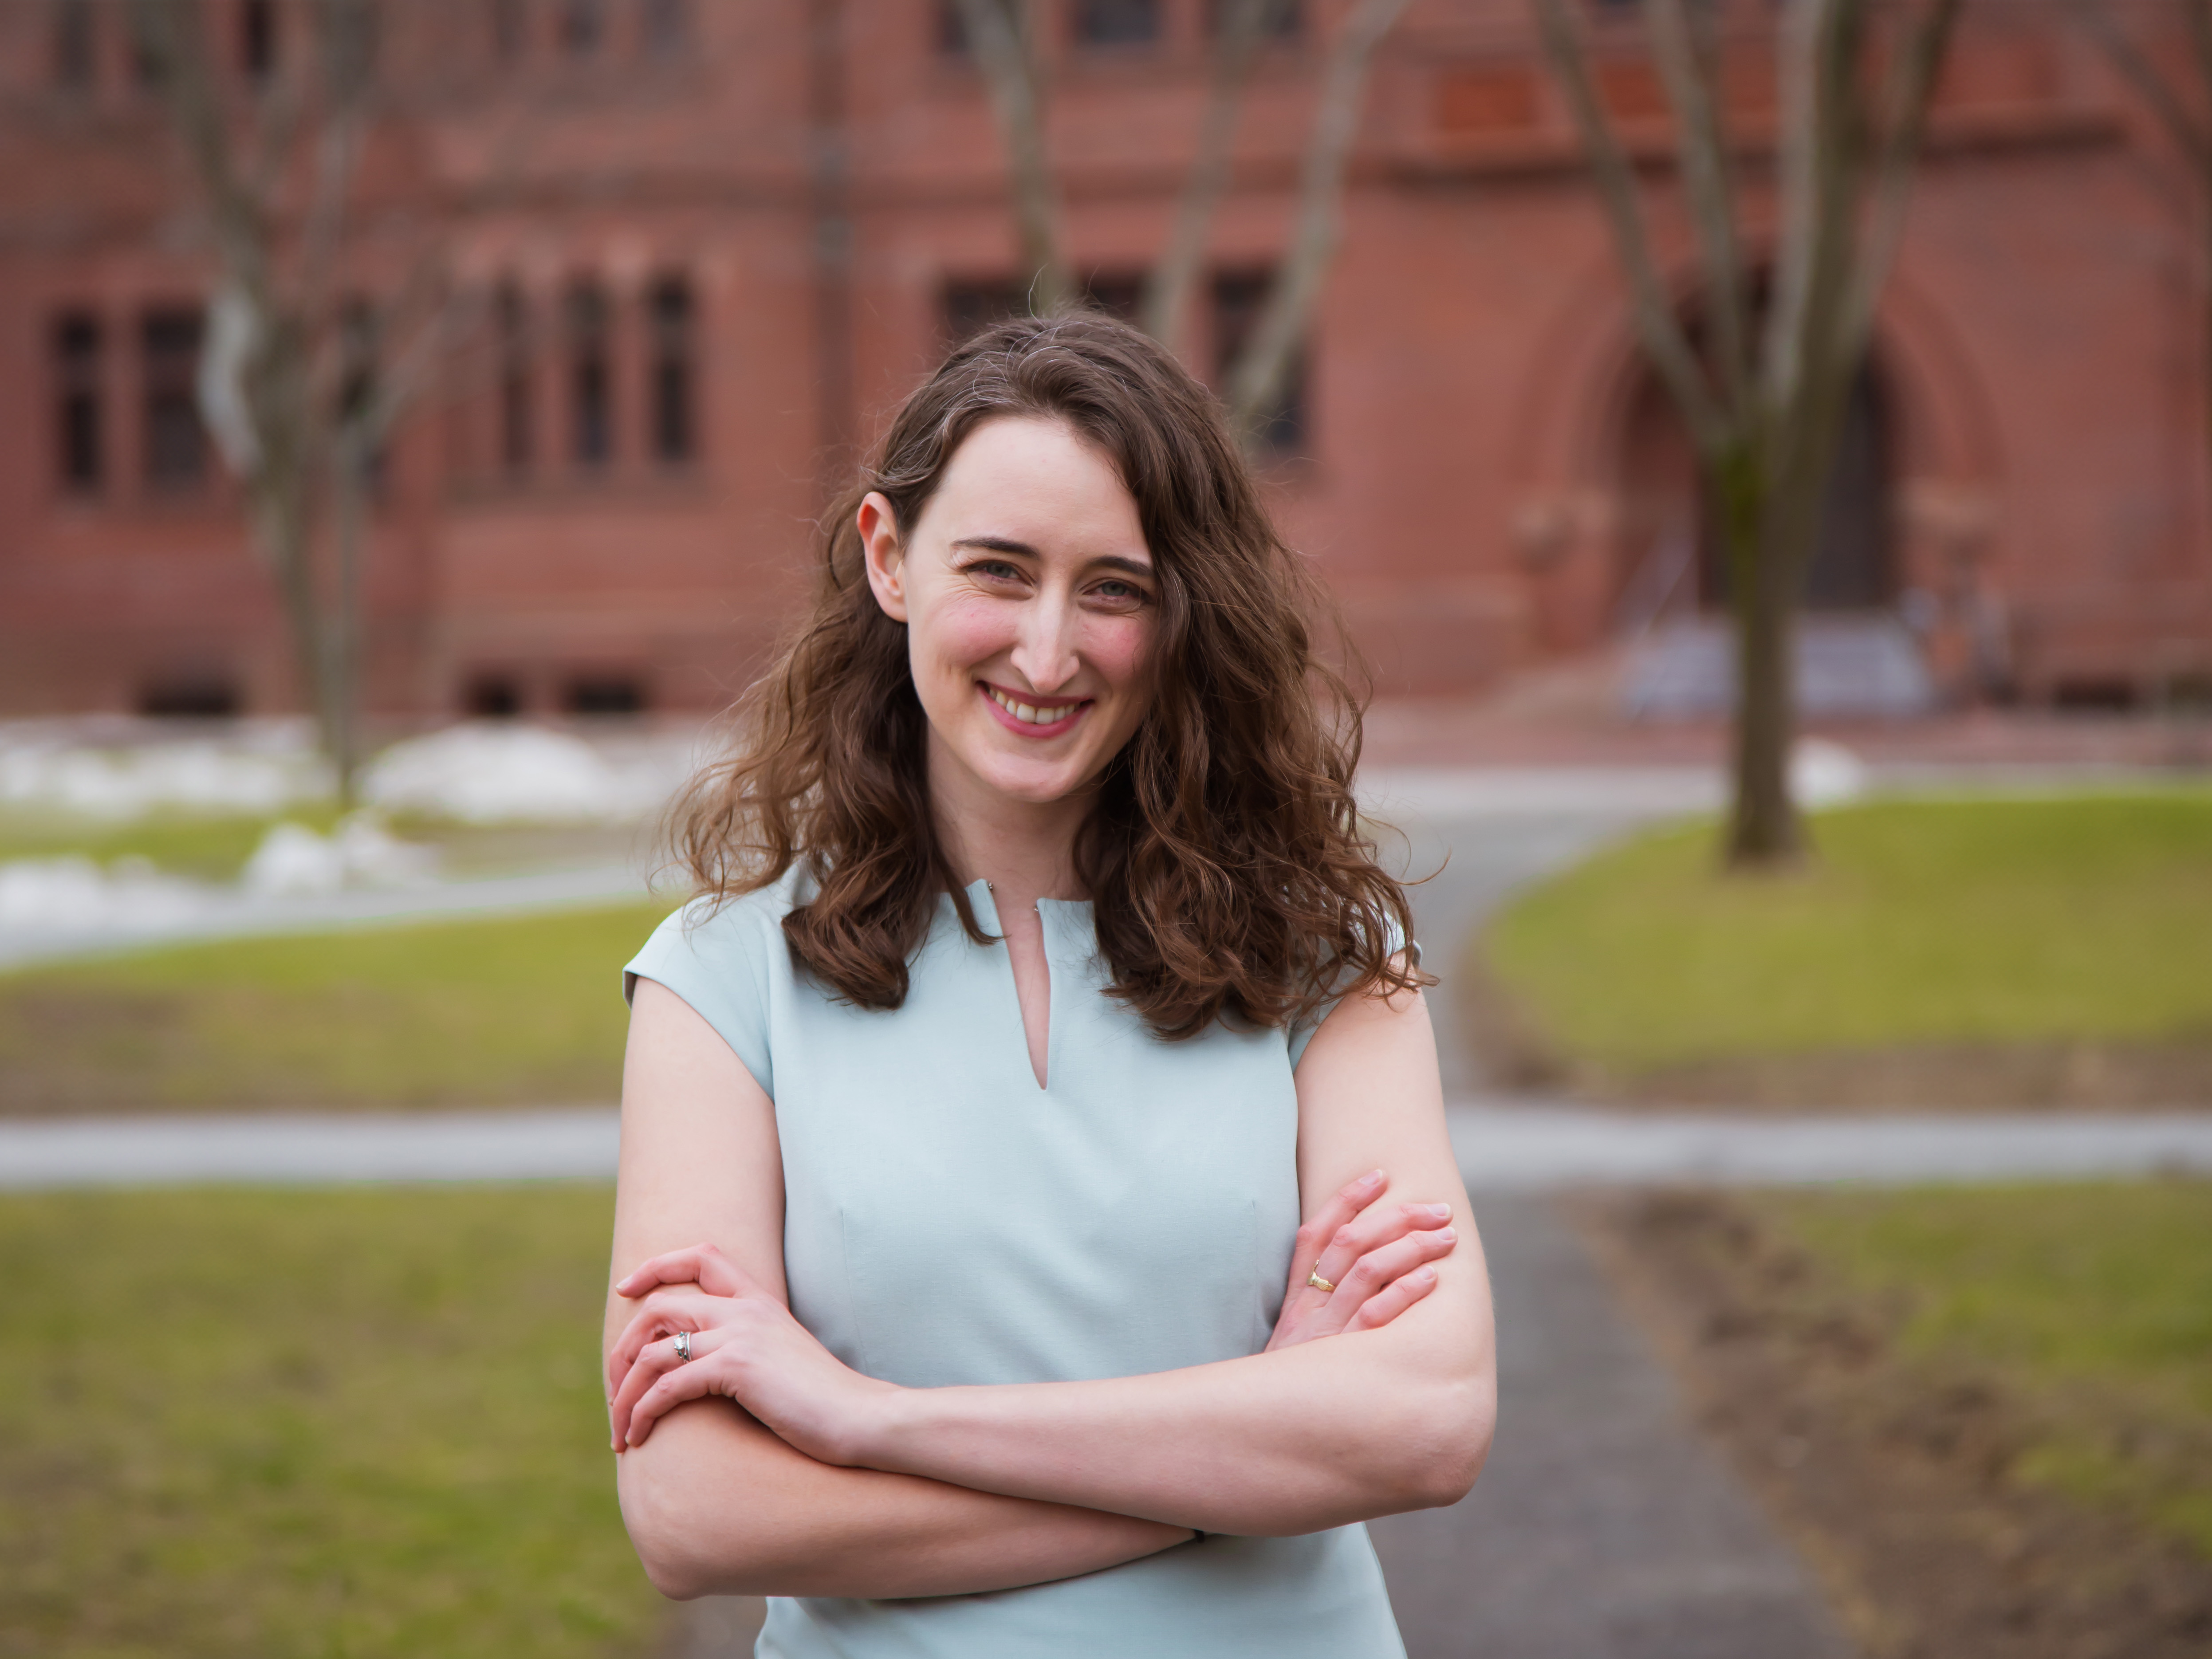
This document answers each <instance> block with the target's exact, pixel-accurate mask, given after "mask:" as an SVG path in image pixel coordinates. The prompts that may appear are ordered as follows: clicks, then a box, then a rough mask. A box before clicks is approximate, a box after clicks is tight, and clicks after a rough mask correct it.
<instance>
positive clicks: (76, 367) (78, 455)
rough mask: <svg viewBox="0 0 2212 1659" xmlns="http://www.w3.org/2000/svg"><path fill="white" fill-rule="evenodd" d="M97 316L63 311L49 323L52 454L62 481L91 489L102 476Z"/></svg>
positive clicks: (86, 492)
mask: <svg viewBox="0 0 2212 1659" xmlns="http://www.w3.org/2000/svg"><path fill="white" fill-rule="evenodd" d="M101 344H102V341H101V337H100V319H99V318H97V317H94V316H93V315H92V314H90V313H88V312H76V311H73V312H68V313H64V314H63V315H62V316H61V317H59V318H58V319H56V320H55V323H54V334H53V349H54V437H55V445H54V448H55V459H56V461H57V462H58V469H57V470H58V472H59V474H60V477H61V483H62V487H63V488H64V489H68V490H70V491H72V492H74V493H76V494H79V495H91V494H92V493H93V492H94V491H95V490H97V489H99V488H100V484H101V483H102V482H103V480H104V479H105V477H106V471H107V465H106V462H107V456H106V435H105V433H104V432H103V431H102V430H101V421H100V370H101V367H102V363H101V358H102V355H103V354H102V352H101V349H100V348H101Z"/></svg>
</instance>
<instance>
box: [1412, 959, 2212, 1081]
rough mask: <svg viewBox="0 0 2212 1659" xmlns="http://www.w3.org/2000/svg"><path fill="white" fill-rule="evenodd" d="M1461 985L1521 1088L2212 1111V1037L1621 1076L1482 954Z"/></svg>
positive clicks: (1498, 1071) (1487, 1041) (1738, 1060)
mask: <svg viewBox="0 0 2212 1659" xmlns="http://www.w3.org/2000/svg"><path fill="white" fill-rule="evenodd" d="M1453 990H1454V993H1455V994H1456V995H1457V997H1458V998H1459V1000H1460V1008H1461V1013H1462V1018H1463V1020H1464V1021H1465V1024H1466V1029H1467V1030H1468V1035H1469V1038H1470V1041H1471V1043H1472V1046H1473V1048H1474V1054H1475V1055H1476V1056H1477V1059H1478V1060H1479V1063H1480V1066H1481V1069H1482V1073H1483V1076H1484V1080H1485V1081H1486V1083H1488V1084H1489V1085H1491V1086H1492V1087H1493V1088H1497V1089H1500V1090H1503V1091H1507V1092H1510V1093H1532V1092H1533V1093H1547V1094H1559V1095H1561V1096H1563V1097H1567V1098H1570V1099H1575V1100H1582V1101H1602V1102H1603V1103H1606V1104H1607V1105H1608V1106H1628V1107H1637V1106H1644V1107H1650V1108H1653V1109H1669V1110H1681V1109H1695V1110H1699V1111H1742V1112H1801V1111H1839V1112H1925V1111H1964V1112H1988V1111H2015V1112H2017V1111H2140V1110H2151V1109H2160V1108H2177V1107H2178V1108H2206V1107H2212V1041H2199V1042H2019V1043H1994V1042H1982V1043H1974V1042H1960V1043H1927V1044H1921V1045H1917V1046H1913V1047H1909V1048H1872V1049H1838V1050H1830V1051H1825V1052H1816V1053H1811V1054H1746V1055H1740V1056H1735V1057H1732V1058H1729V1059H1724V1060H1699V1061H1696V1062H1693V1063H1688V1064H1683V1065H1676V1066H1659V1067H1655V1068H1653V1069H1651V1070H1649V1071H1643V1072H1618V1071H1613V1070H1611V1069H1609V1068H1607V1067H1605V1066H1599V1065H1597V1064H1595V1062H1593V1061H1589V1060H1582V1059H1579V1058H1576V1057H1574V1056H1571V1055H1569V1054H1565V1053H1564V1052H1563V1051H1562V1050H1561V1048H1559V1045H1558V1044H1557V1043H1555V1042H1553V1041H1552V1040H1551V1038H1550V1037H1549V1036H1548V1035H1547V1033H1546V1032H1545V1030H1543V1028H1542V1025H1541V1023H1540V1022H1539V1021H1538V1020H1537V1019H1536V1018H1535V1017H1534V1014H1533V1013H1531V1012H1529V1010H1528V1008H1527V1006H1526V1005H1525V1004H1523V1003H1522V1001H1521V1000H1520V999H1518V998H1517V997H1516V996H1515V995H1514V994H1513V993H1512V992H1511V991H1510V989H1508V988H1507V987H1505V986H1504V984H1503V983H1501V982H1500V981H1499V980H1498V977H1497V976H1496V975H1495V974H1494V973H1492V971H1491V970H1490V969H1487V968H1486V967H1484V966H1483V965H1481V964H1480V963H1479V962H1471V963H1468V965H1467V966H1466V967H1464V968H1463V969H1462V970H1461V971H1460V972H1459V973H1458V974H1456V975H1455V984H1454V986H1453Z"/></svg>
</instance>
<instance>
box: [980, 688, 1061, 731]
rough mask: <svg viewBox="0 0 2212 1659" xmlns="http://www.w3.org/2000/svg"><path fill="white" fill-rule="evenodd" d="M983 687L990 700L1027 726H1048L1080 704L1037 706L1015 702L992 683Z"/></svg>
mask: <svg viewBox="0 0 2212 1659" xmlns="http://www.w3.org/2000/svg"><path fill="white" fill-rule="evenodd" d="M983 689H984V690H986V691H988V692H989V693H990V694H991V700H992V702H995V703H997V704H998V705H999V707H1000V708H1003V709H1005V710H1006V712H1007V713H1008V714H1012V716H1013V717H1014V718H1015V719H1016V720H1020V721H1022V722H1023V723H1024V725H1028V726H1050V725H1051V724H1052V723H1053V722H1054V720H1066V718H1067V717H1068V715H1069V714H1072V713H1073V712H1074V710H1075V709H1076V708H1079V706H1080V705H1079V704H1077V703H1072V702H1063V703H1057V704H1055V705H1054V706H1053V707H1052V708H1038V707H1036V704H1034V703H1027V702H1015V701H1014V700H1013V699H1012V697H1010V696H1007V695H1006V693H1005V692H1003V691H1001V690H999V689H998V687H996V686H994V685H987V686H985V687H984V688H983Z"/></svg>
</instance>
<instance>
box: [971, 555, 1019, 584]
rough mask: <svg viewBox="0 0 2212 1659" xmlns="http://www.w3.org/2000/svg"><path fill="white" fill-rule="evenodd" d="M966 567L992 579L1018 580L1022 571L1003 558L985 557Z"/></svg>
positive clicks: (1001, 580)
mask: <svg viewBox="0 0 2212 1659" xmlns="http://www.w3.org/2000/svg"><path fill="white" fill-rule="evenodd" d="M968 568H969V570H970V571H971V572H973V573H974V574H976V575H978V576H987V577H989V578H990V579H991V580H993V581H1000V582H1003V581H1019V580H1021V579H1022V573H1021V572H1020V571H1019V570H1018V569H1017V568H1014V567H1013V566H1012V565H1011V564H1008V563H1007V562H1006V561H1005V560H1004V559H985V560H983V561H981V562H979V563H975V564H971V565H969V567H968Z"/></svg>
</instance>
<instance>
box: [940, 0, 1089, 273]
mask: <svg viewBox="0 0 2212 1659" xmlns="http://www.w3.org/2000/svg"><path fill="white" fill-rule="evenodd" d="M957 3H958V4H959V7H960V22H961V27H963V29H964V30H965V31H966V33H967V36H968V46H969V51H970V52H973V53H974V54H975V64H976V67H977V68H978V69H980V70H981V71H982V75H983V85H984V88H985V90H986V91H987V93H988V94H989V96H990V100H991V112H992V113H993V114H994V115H995V116H996V117H997V118H998V122H999V131H1000V137H1002V138H1003V139H1004V140H1005V142H1006V160H1007V162H1008V164H1009V166H1010V167H1011V169H1012V173H1013V185H1014V223H1015V228H1016V229H1017V230H1018V232H1019V234H1020V236H1021V242H1022V262H1023V264H1024V267H1025V268H1026V269H1027V270H1029V272H1030V309H1031V310H1033V311H1035V312H1036V313H1038V314H1039V315H1041V316H1042V315H1049V314H1050V313H1053V312H1055V311H1058V310H1060V309H1062V308H1063V307H1066V305H1067V304H1068V303H1069V302H1070V301H1072V300H1073V298H1074V296H1075V285H1074V283H1073V280H1072V279H1071V277H1070V276H1069V273H1068V270H1067V266H1066V262H1065V259H1064V258H1063V257H1062V251H1061V250H1062V242H1061V236H1060V196H1059V192H1058V191H1056V190H1055V189H1054V186H1053V180H1052V169H1051V166H1050V163H1049V161H1048V158H1047V156H1046V154H1045V137H1044V107H1043V99H1042V94H1040V92H1039V89H1038V84H1037V82H1038V76H1037V73H1036V63H1035V61H1034V59H1033V58H1031V56H1030V49H1029V46H1028V43H1027V42H1026V41H1024V39H1023V38H1022V33H1021V32H1019V31H1018V30H1017V29H1016V27H1015V25H1014V18H1013V15H1012V12H1011V11H1010V10H1009V9H1008V4H1007V0H957ZM1013 3H1016V4H1018V3H1020V0H1013Z"/></svg>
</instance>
